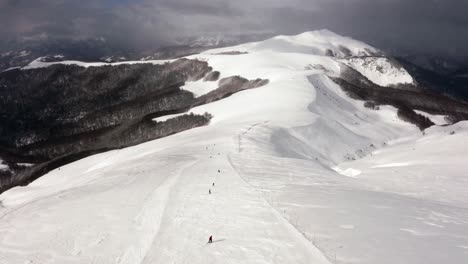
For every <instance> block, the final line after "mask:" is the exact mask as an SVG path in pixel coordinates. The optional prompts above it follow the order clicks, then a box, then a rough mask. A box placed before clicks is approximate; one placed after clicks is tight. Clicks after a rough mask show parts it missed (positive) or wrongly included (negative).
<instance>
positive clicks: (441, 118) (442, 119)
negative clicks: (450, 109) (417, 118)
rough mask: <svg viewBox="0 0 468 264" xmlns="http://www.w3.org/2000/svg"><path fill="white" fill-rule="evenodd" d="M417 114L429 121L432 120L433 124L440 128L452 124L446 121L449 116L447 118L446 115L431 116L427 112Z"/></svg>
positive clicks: (417, 111)
mask: <svg viewBox="0 0 468 264" xmlns="http://www.w3.org/2000/svg"><path fill="white" fill-rule="evenodd" d="M415 112H416V113H418V114H420V115H423V116H425V117H427V118H429V120H431V121H432V123H434V124H436V125H438V126H444V125H448V124H450V122H448V121H447V119H446V117H447V116H445V115H431V114H429V113H426V112H424V111H420V110H415Z"/></svg>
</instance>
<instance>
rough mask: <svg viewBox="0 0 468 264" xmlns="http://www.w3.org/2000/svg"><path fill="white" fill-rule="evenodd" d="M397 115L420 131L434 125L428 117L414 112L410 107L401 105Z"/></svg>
mask: <svg viewBox="0 0 468 264" xmlns="http://www.w3.org/2000/svg"><path fill="white" fill-rule="evenodd" d="M397 115H398V117H399V118H400V119H401V120H403V121H406V122H409V123H412V124H415V125H416V126H417V127H418V128H419V129H420V130H421V131H423V130H425V129H426V128H429V127H431V126H433V125H435V124H434V123H433V122H432V121H431V120H430V119H429V118H427V117H425V116H423V115H420V114H418V113H416V112H415V111H413V109H411V108H407V107H401V108H399V109H398V112H397Z"/></svg>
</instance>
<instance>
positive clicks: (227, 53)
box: [216, 51, 249, 55]
mask: <svg viewBox="0 0 468 264" xmlns="http://www.w3.org/2000/svg"><path fill="white" fill-rule="evenodd" d="M243 54H249V53H248V52H245V51H224V52H219V53H216V55H243Z"/></svg>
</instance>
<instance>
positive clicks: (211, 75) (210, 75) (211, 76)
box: [203, 71, 221, 82]
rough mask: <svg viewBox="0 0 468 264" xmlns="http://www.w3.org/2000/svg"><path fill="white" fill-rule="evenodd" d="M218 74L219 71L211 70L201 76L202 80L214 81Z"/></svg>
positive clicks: (217, 78)
mask: <svg viewBox="0 0 468 264" xmlns="http://www.w3.org/2000/svg"><path fill="white" fill-rule="evenodd" d="M220 75H221V73H220V72H219V71H212V72H210V73H208V74H207V75H206V76H205V77H204V78H203V81H205V82H215V81H217V80H219V76H220Z"/></svg>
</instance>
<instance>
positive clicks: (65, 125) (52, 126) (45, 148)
mask: <svg viewBox="0 0 468 264" xmlns="http://www.w3.org/2000/svg"><path fill="white" fill-rule="evenodd" d="M219 76H220V73H219V72H216V71H213V70H212V68H211V67H209V66H208V64H207V63H206V62H202V61H198V60H188V59H179V60H177V61H174V62H171V63H166V64H162V65H153V64H122V65H117V66H102V67H89V68H84V67H79V66H75V65H53V66H50V67H47V68H38V69H31V70H11V71H7V72H4V73H0V105H1V106H2V107H0V122H1V123H2V126H0V157H2V159H4V160H5V161H6V162H7V164H8V166H9V168H10V170H9V171H5V173H2V174H1V175H0V193H1V192H3V191H5V190H7V189H9V188H12V187H14V186H18V185H26V184H28V183H30V182H31V181H33V180H35V179H37V178H38V177H40V176H42V175H43V174H45V173H47V172H48V171H50V170H52V169H55V168H57V167H60V166H63V165H65V164H67V163H70V162H73V161H76V160H78V159H81V158H84V157H86V156H89V155H92V154H96V153H99V152H102V151H107V150H111V149H119V148H124V147H128V146H133V145H136V144H140V143H143V142H146V141H149V140H154V139H158V138H161V137H165V136H169V135H172V134H175V133H178V132H181V131H184V130H188V129H192V128H195V127H199V126H204V125H207V124H208V123H209V122H210V119H211V118H212V117H211V115H210V114H204V115H194V114H186V115H180V116H177V117H175V118H172V119H169V120H167V121H165V122H154V121H153V120H152V119H154V118H156V117H161V116H165V115H170V114H183V113H185V112H187V111H188V110H190V108H191V107H192V106H194V105H200V104H204V103H208V102H213V101H216V100H220V99H222V98H225V97H227V96H229V95H231V94H233V93H235V92H238V91H241V90H245V89H251V88H255V87H258V86H260V85H264V84H265V83H266V82H267V81H265V80H255V81H249V80H246V79H244V78H241V77H238V76H235V77H230V78H226V79H223V80H221V81H220V83H219V85H220V88H219V89H217V90H215V91H213V92H211V93H210V94H209V95H205V96H203V98H202V99H200V98H195V97H194V95H193V94H192V93H191V92H189V91H186V90H182V89H181V87H182V86H183V85H184V84H185V82H186V81H189V80H190V81H197V80H201V79H202V78H204V79H205V80H207V81H216V80H217V79H219ZM17 163H33V164H35V165H34V166H32V167H27V166H19V165H18V166H17Z"/></svg>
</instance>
